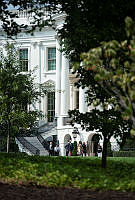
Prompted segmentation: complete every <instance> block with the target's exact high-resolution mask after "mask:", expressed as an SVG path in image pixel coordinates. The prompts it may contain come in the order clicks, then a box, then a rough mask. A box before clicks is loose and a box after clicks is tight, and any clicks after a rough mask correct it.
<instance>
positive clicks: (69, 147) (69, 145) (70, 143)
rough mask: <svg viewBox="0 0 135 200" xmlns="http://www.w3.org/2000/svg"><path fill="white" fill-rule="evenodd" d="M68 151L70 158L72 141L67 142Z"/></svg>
mask: <svg viewBox="0 0 135 200" xmlns="http://www.w3.org/2000/svg"><path fill="white" fill-rule="evenodd" d="M68 149H69V156H72V151H73V143H72V141H71V140H70V141H69V144H68Z"/></svg>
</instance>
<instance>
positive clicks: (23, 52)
mask: <svg viewBox="0 0 135 200" xmlns="http://www.w3.org/2000/svg"><path fill="white" fill-rule="evenodd" d="M19 55H20V63H21V67H22V69H21V71H22V72H27V71H28V49H20V52H19Z"/></svg>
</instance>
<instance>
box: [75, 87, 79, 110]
mask: <svg viewBox="0 0 135 200" xmlns="http://www.w3.org/2000/svg"><path fill="white" fill-rule="evenodd" d="M76 109H79V91H76Z"/></svg>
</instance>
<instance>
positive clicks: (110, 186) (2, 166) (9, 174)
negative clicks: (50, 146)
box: [0, 153, 135, 192]
mask: <svg viewBox="0 0 135 200" xmlns="http://www.w3.org/2000/svg"><path fill="white" fill-rule="evenodd" d="M0 160H1V162H0V180H3V181H6V182H10V183H11V182H12V183H16V184H23V185H25V183H27V184H28V183H29V184H33V185H38V186H49V187H72V188H73V187H77V188H87V189H92V190H119V191H132V192H133V191H135V184H134V179H135V162H134V161H135V159H134V158H130V159H129V158H126V159H125V158H108V167H107V169H106V170H105V169H103V168H101V166H100V158H97V157H95V158H94V157H87V158H86V157H85V158H83V157H60V156H59V157H47V156H45V157H44V156H27V155H25V154H12V153H10V154H6V153H1V154H0ZM129 172H130V173H129Z"/></svg>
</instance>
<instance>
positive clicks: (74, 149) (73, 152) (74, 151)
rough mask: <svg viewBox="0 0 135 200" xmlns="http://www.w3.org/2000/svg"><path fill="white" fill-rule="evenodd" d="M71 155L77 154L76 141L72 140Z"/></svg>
mask: <svg viewBox="0 0 135 200" xmlns="http://www.w3.org/2000/svg"><path fill="white" fill-rule="evenodd" d="M72 156H77V141H74V143H73V151H72Z"/></svg>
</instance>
